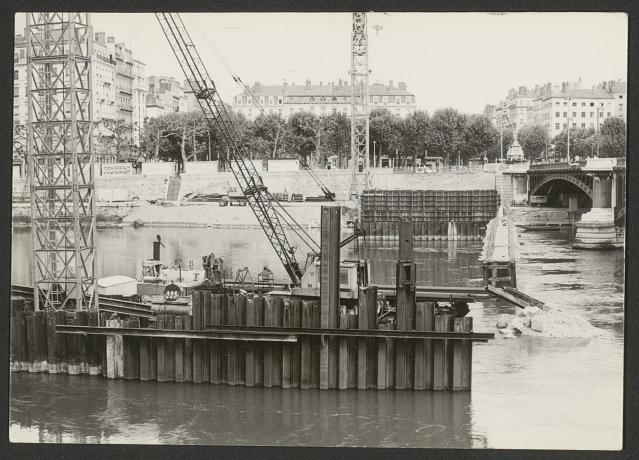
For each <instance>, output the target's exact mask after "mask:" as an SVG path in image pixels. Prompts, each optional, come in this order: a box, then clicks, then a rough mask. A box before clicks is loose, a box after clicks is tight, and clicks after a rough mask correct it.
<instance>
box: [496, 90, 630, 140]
mask: <svg viewBox="0 0 639 460" xmlns="http://www.w3.org/2000/svg"><path fill="white" fill-rule="evenodd" d="M626 98H627V84H626V82H622V81H620V80H617V81H612V80H610V81H604V82H601V83H599V84H598V85H596V86H593V87H591V88H583V83H582V81H581V78H580V79H579V80H578V81H576V82H563V83H562V84H561V85H553V84H551V83H546V84H545V85H543V86H535V88H534V89H528V88H526V87H525V86H521V87H519V88H518V89H517V90H514V89H511V90H510V91H509V92H508V96H507V97H506V99H505V100H504V101H501V102H500V103H499V104H497V105H496V106H493V105H488V106H486V108H485V109H484V112H485V113H489V114H491V119H492V121H493V123H494V125H495V126H496V127H500V126H503V127H509V128H516V129H521V128H522V127H524V126H526V125H534V124H539V125H542V126H544V127H545V128H546V130H547V132H548V134H549V135H550V137H554V136H556V135H557V134H559V133H560V132H561V131H563V130H564V129H567V127H568V126H569V125H570V127H571V128H581V129H588V128H593V129H595V130H597V129H599V127H600V126H601V124H603V122H604V121H605V120H606V119H607V118H610V117H619V118H622V119H623V120H624V121H625V120H626V114H627V105H626V104H627V103H626Z"/></svg>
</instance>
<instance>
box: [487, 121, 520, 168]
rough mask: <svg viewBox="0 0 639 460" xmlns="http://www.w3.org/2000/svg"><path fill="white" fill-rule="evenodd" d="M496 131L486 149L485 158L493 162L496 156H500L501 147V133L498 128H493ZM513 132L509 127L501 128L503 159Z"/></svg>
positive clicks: (512, 138) (512, 137) (510, 142)
mask: <svg viewBox="0 0 639 460" xmlns="http://www.w3.org/2000/svg"><path fill="white" fill-rule="evenodd" d="M495 131H496V132H497V136H496V138H495V141H494V142H493V144H492V145H491V146H490V147H488V148H487V149H486V158H487V159H488V161H490V162H495V161H496V160H497V159H498V158H501V153H502V152H501V147H502V140H501V134H500V132H499V130H498V129H495ZM513 140H514V134H513V130H512V129H511V128H506V129H504V130H503V147H504V160H505V159H506V153H507V152H508V147H510V145H511V144H512V143H513Z"/></svg>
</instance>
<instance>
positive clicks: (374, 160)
mask: <svg viewBox="0 0 639 460" xmlns="http://www.w3.org/2000/svg"><path fill="white" fill-rule="evenodd" d="M376 144H377V142H375V141H373V168H375V166H377V156H376V153H377V152H376V149H375V145H376Z"/></svg>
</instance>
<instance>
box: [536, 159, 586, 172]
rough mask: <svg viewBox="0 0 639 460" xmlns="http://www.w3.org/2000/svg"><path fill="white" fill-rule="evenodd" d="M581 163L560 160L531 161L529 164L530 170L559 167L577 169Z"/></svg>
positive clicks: (551, 169) (555, 168) (545, 169)
mask: <svg viewBox="0 0 639 460" xmlns="http://www.w3.org/2000/svg"><path fill="white" fill-rule="evenodd" d="M584 164H585V163H584ZM582 166H583V165H582V164H581V162H580V163H568V162H566V161H562V162H560V163H533V164H531V165H530V168H529V170H530V171H556V170H560V169H562V170H563V169H574V170H579V169H581V167H582Z"/></svg>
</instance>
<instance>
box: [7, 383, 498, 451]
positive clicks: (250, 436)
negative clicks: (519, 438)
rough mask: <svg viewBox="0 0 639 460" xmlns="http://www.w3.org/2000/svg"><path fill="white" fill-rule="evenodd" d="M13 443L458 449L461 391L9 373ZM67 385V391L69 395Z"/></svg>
mask: <svg viewBox="0 0 639 460" xmlns="http://www.w3.org/2000/svg"><path fill="white" fill-rule="evenodd" d="M11 384H12V395H11V398H12V401H13V402H14V404H12V408H11V424H12V428H11V440H12V441H21V440H25V438H26V439H28V440H31V441H33V440H34V439H33V438H32V436H33V435H34V434H35V433H36V432H37V439H38V441H40V442H72V443H85V442H100V443H121V442H125V443H126V442H139V443H166V444H178V443H184V444H219V445H288V446H303V445H312V446H387V447H390V446H394V447H458V448H469V447H472V446H473V443H480V445H481V443H485V442H486V440H485V438H484V437H483V436H481V435H478V434H477V433H474V434H473V427H472V420H471V416H470V414H471V409H470V408H471V399H470V394H468V393H435V392H412V391H399V392H393V391H379V392H378V391H339V392H338V391H319V390H304V391H300V390H281V389H261V388H234V387H228V386H223V385H220V386H215V385H193V384H171V383H154V382H118V381H107V380H104V379H102V378H88V377H84V376H65V375H41V374H23V373H20V374H13V375H12V379H11ZM69 387H72V388H73V389H74V391H73V392H69V391H68V388H69Z"/></svg>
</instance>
